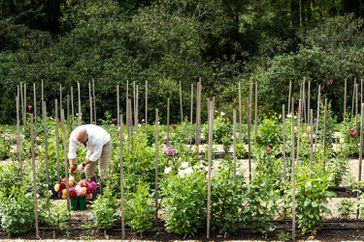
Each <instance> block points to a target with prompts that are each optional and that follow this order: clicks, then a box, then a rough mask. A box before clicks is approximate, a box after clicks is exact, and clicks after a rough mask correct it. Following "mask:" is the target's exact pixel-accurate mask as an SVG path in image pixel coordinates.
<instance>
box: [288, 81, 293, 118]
mask: <svg viewBox="0 0 364 242" xmlns="http://www.w3.org/2000/svg"><path fill="white" fill-rule="evenodd" d="M291 96H292V81H289V89H288V106H287V107H288V109H287V111H288V112H290V111H291Z"/></svg>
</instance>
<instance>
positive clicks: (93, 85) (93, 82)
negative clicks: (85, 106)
mask: <svg viewBox="0 0 364 242" xmlns="http://www.w3.org/2000/svg"><path fill="white" fill-rule="evenodd" d="M92 100H93V103H94V106H93V111H94V118H93V120H94V122H95V124H97V119H96V95H95V80H94V79H92Z"/></svg>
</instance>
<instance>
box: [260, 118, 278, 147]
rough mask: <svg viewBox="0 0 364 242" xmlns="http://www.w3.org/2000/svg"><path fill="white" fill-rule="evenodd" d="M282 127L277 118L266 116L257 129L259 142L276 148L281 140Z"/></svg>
mask: <svg viewBox="0 0 364 242" xmlns="http://www.w3.org/2000/svg"><path fill="white" fill-rule="evenodd" d="M281 133H282V131H281V127H280V125H279V122H278V121H277V120H276V119H275V118H271V119H269V118H265V119H263V120H262V121H261V123H260V124H259V126H258V130H257V144H259V145H261V146H264V147H265V146H269V147H272V148H274V147H275V146H276V145H277V144H280V142H281Z"/></svg>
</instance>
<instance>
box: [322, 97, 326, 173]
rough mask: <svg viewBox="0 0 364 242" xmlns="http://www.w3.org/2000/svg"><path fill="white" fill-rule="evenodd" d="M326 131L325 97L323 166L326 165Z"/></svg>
mask: <svg viewBox="0 0 364 242" xmlns="http://www.w3.org/2000/svg"><path fill="white" fill-rule="evenodd" d="M326 132H327V98H325V110H324V133H323V136H324V137H323V147H324V168H325V167H326Z"/></svg>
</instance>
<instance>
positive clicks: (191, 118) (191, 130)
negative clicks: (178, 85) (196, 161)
mask: <svg viewBox="0 0 364 242" xmlns="http://www.w3.org/2000/svg"><path fill="white" fill-rule="evenodd" d="M192 124H193V83H192V84H191V108H190V126H191V127H190V148H191V145H192V132H193V128H192Z"/></svg>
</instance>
